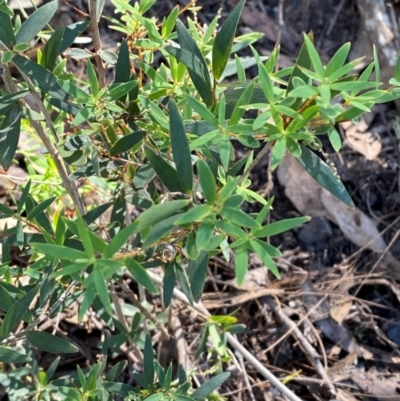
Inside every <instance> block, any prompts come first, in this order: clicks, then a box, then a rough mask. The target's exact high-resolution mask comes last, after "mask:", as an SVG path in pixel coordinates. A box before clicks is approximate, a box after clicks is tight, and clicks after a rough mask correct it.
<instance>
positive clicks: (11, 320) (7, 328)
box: [0, 287, 39, 341]
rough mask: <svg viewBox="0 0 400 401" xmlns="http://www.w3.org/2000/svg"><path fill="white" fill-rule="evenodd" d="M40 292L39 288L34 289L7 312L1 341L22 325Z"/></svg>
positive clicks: (0, 327) (1, 329)
mask: <svg viewBox="0 0 400 401" xmlns="http://www.w3.org/2000/svg"><path fill="white" fill-rule="evenodd" d="M38 291H39V287H34V288H32V289H31V290H30V291H29V292H27V293H26V294H25V295H24V296H22V297H21V298H20V299H19V300H18V301H17V302H15V304H14V305H13V306H11V308H10V309H9V310H8V311H7V313H6V316H5V317H4V319H3V323H2V324H1V326H0V341H3V340H4V339H5V338H6V337H7V336H8V335H9V334H10V333H11V331H12V330H14V327H15V326H16V325H17V324H18V323H20V321H21V320H22V317H23V316H24V315H25V313H26V311H27V310H28V309H29V306H30V304H31V303H32V301H33V298H34V297H35V296H36V294H37V292H38Z"/></svg>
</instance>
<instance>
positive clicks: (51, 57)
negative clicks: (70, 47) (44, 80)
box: [41, 26, 65, 71]
mask: <svg viewBox="0 0 400 401" xmlns="http://www.w3.org/2000/svg"><path fill="white" fill-rule="evenodd" d="M64 33H65V27H64V26H60V27H58V28H57V30H56V31H55V32H54V33H53V34H52V35H51V37H50V39H49V40H48V41H47V43H46V46H45V47H44V50H43V55H42V62H41V64H42V65H43V67H45V68H47V69H48V70H49V71H53V69H54V67H55V65H56V60H57V57H58V55H59V54H60V53H59V52H60V45H61V41H62V38H63V36H64Z"/></svg>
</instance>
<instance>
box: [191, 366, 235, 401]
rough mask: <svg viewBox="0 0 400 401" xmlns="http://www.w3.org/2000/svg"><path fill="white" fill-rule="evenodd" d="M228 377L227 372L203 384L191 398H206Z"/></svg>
mask: <svg viewBox="0 0 400 401" xmlns="http://www.w3.org/2000/svg"><path fill="white" fill-rule="evenodd" d="M229 376H230V373H229V372H225V373H221V374H220V375H218V376H215V377H213V378H212V379H210V380H208V381H207V382H205V383H203V384H202V385H201V386H200V387H199V388H197V389H196V390H195V391H194V392H193V393H192V394H191V396H190V397H191V398H207V397H208V396H209V395H210V394H211V393H212V392H213V391H214V390H216V389H217V388H218V387H220V386H221V385H222V383H223V382H224V381H225V380H226V379H227V378H228V377H229Z"/></svg>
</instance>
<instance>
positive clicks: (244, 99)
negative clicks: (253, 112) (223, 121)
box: [229, 82, 254, 125]
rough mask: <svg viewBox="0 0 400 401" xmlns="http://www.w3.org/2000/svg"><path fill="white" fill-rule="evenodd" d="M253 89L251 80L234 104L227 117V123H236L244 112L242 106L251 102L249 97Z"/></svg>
mask: <svg viewBox="0 0 400 401" xmlns="http://www.w3.org/2000/svg"><path fill="white" fill-rule="evenodd" d="M253 91H254V82H252V83H251V84H250V85H249V86H248V87H247V88H246V89H245V90H244V92H243V93H242V94H241V96H240V97H239V99H238V101H237V102H236V104H235V107H234V109H233V112H232V115H231V117H230V119H229V125H235V124H237V123H238V122H239V121H240V119H241V118H242V116H243V114H244V113H245V111H246V110H245V109H244V108H243V107H242V106H246V105H248V104H250V103H251V98H252V95H253Z"/></svg>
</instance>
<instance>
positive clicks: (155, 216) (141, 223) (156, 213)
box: [103, 199, 189, 258]
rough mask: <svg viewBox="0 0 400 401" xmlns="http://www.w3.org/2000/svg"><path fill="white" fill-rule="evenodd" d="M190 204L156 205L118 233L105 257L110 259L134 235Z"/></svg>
mask: <svg viewBox="0 0 400 401" xmlns="http://www.w3.org/2000/svg"><path fill="white" fill-rule="evenodd" d="M188 204H189V202H188V201H187V200H183V199H178V200H173V201H171V202H168V203H162V204H159V205H154V206H152V207H150V208H149V209H147V210H145V211H144V212H143V213H142V214H141V215H140V216H139V217H138V218H137V219H136V220H135V221H134V222H133V223H132V224H130V225H129V226H127V227H125V228H123V229H122V230H121V231H119V232H118V234H117V235H116V236H115V237H114V238H113V239H112V240H111V242H110V243H109V244H108V246H107V249H106V250H105V251H104V254H103V257H104V258H110V257H111V256H113V255H114V254H115V253H117V252H118V251H119V250H120V249H121V248H122V247H123V246H124V244H125V243H126V242H127V241H128V239H129V238H130V237H131V236H132V235H133V234H134V233H137V232H140V231H142V230H144V229H146V228H148V227H151V226H152V225H154V224H156V223H158V222H159V221H161V220H164V219H166V218H167V217H169V216H172V215H173V214H175V213H178V212H179V211H181V210H182V209H183V208H185V207H186V206H187V205H188Z"/></svg>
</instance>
